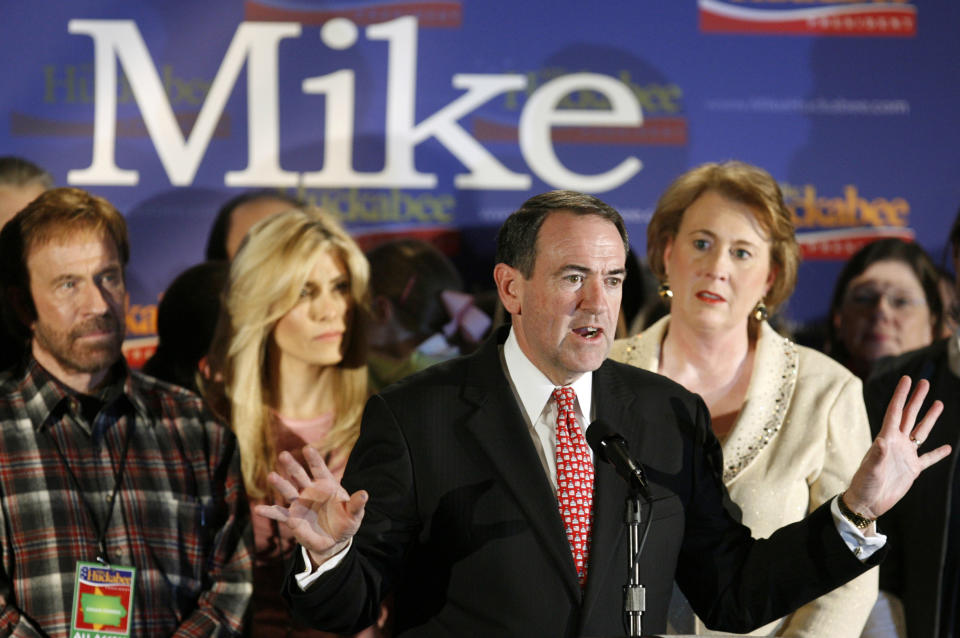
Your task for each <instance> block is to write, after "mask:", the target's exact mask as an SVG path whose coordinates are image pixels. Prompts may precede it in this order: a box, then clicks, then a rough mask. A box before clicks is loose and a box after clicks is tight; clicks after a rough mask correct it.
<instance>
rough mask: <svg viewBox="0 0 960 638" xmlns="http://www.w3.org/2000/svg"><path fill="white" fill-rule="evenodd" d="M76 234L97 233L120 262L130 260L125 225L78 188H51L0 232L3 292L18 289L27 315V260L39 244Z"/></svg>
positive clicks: (115, 213)
mask: <svg viewBox="0 0 960 638" xmlns="http://www.w3.org/2000/svg"><path fill="white" fill-rule="evenodd" d="M78 232H93V233H99V234H100V235H101V236H103V237H105V238H110V239H111V240H113V243H114V245H115V246H116V248H117V254H118V255H119V257H120V263H121V265H123V266H126V265H127V262H128V261H129V259H130V242H129V240H128V239H127V223H126V221H124V219H123V215H121V214H120V213H119V212H118V211H117V209H116V208H114V207H113V205H112V204H111V203H110V202H108V201H107V200H105V199H104V198H102V197H97V196H96V195H91V194H90V193H88V192H86V191H84V190H81V189H79V188H54V189H52V190H48V191H46V192H44V193H43V194H41V195H40V196H39V197H37V198H36V199H35V200H33V201H32V202H30V203H29V204H27V206H26V207H25V208H24V209H23V210H21V211H20V212H19V213H17V214H16V215H15V216H14V217H13V219H11V220H10V221H9V222H7V224H6V225H5V226H4V227H3V230H2V231H0V260H2V262H0V265H2V273H0V281H2V282H3V287H4V289H7V288H18V289H20V290H22V291H23V293H24V294H23V300H24V301H25V302H27V303H28V308H27V309H28V310H29V312H30V315H31V316H32V317H34V318H35V314H36V310H35V309H34V307H33V300H32V299H31V297H30V294H29V291H30V273H29V271H28V270H27V258H28V257H29V255H30V250H31V249H32V248H33V247H35V246H37V245H40V244H45V243H48V242H50V241H55V240H60V239H63V238H66V237H69V236H71V235H75V234H76V233H78Z"/></svg>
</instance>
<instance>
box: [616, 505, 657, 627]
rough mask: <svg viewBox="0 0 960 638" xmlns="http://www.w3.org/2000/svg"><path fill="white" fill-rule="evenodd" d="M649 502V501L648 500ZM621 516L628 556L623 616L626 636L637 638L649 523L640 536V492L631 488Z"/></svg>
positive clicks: (643, 603) (644, 606) (644, 601)
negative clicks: (642, 560) (642, 556)
mask: <svg viewBox="0 0 960 638" xmlns="http://www.w3.org/2000/svg"><path fill="white" fill-rule="evenodd" d="M648 502H649V500H648ZM625 505H626V506H625V508H624V514H623V522H624V523H625V524H626V526H627V533H628V539H629V542H628V554H627V584H626V585H624V587H623V615H624V619H625V620H626V624H627V635H628V636H631V637H639V636H641V635H642V634H643V630H642V624H643V612H645V611H646V610H647V593H646V589H645V588H644V586H643V585H641V584H640V550H641V549H642V548H643V543H644V541H646V538H647V531H649V529H650V522H649V521H647V525H646V528H645V529H644V531H643V535H642V536H641V534H640V524H641V523H642V522H643V509H642V504H641V502H640V491H639V490H637V489H633V486H631V489H630V494H629V495H628V496H627V499H626V503H625Z"/></svg>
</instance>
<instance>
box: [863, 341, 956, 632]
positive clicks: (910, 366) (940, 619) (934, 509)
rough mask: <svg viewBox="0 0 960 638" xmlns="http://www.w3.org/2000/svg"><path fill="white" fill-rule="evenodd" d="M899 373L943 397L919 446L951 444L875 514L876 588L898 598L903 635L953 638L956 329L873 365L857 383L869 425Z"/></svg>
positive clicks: (876, 421)
mask: <svg viewBox="0 0 960 638" xmlns="http://www.w3.org/2000/svg"><path fill="white" fill-rule="evenodd" d="M905 374H907V375H910V376H911V377H913V378H914V379H927V380H928V381H929V382H930V396H931V397H940V398H942V399H943V403H944V409H943V418H941V419H940V425H939V426H937V428H936V429H935V430H934V431H933V432H932V433H931V436H930V437H929V438H928V439H927V440H926V442H925V443H924V445H923V447H922V448H921V449H923V450H927V449H932V448H935V447H937V446H939V445H943V444H947V443H949V444H950V445H951V446H953V450H954V451H953V454H951V455H950V459H949V460H948V461H947V462H946V463H940V464H938V465H937V466H936V467H934V468H931V469H930V471H929V472H924V473H923V474H922V475H921V476H920V477H919V478H918V479H917V482H916V484H915V485H914V486H913V488H912V489H911V490H910V492H909V494H907V495H906V496H905V497H904V498H903V500H901V501H900V502H899V503H897V504H896V506H895V507H894V508H893V509H891V510H890V511H889V512H887V513H886V514H885V515H884V516H883V518H882V519H880V526H881V528H882V529H883V530H884V532H885V533H886V534H888V536H889V538H890V542H891V550H890V553H889V557H888V558H887V560H885V561H884V563H883V567H882V568H881V570H880V589H881V590H883V592H888V593H890V594H893V595H895V596H897V597H898V598H899V599H900V600H901V601H902V602H903V610H904V615H905V620H906V629H907V635H908V636H929V637H930V638H955V637H957V636H960V471H958V469H957V463H958V459H960V456H958V453H960V337H958V336H957V335H952V336H950V337H948V338H946V339H942V340H940V341H936V342H934V343H933V344H932V345H930V346H928V347H926V348H921V349H920V350H914V351H913V352H908V353H906V354H903V355H901V356H899V357H896V358H894V359H888V360H886V361H884V362H882V363H880V364H879V365H878V366H877V368H876V370H875V371H874V374H873V375H872V376H871V378H870V381H869V382H868V383H867V384H866V385H865V386H864V388H863V395H864V399H865V400H866V403H867V414H869V415H870V426H871V429H873V430H874V432H876V431H878V430H879V429H880V427H881V424H882V422H883V402H884V398H883V397H884V396H885V395H886V396H889V393H890V389H891V388H892V387H893V386H894V385H895V384H896V383H897V380H898V379H899V378H900V377H901V376H902V375H905ZM883 592H881V594H882V593H883Z"/></svg>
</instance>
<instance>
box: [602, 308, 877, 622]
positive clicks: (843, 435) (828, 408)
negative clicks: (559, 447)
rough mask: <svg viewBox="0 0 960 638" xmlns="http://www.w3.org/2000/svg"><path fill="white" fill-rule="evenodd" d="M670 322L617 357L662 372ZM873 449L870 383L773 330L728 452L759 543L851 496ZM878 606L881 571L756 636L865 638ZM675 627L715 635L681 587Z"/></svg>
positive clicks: (620, 348)
mask: <svg viewBox="0 0 960 638" xmlns="http://www.w3.org/2000/svg"><path fill="white" fill-rule="evenodd" d="M669 320H670V317H669V316H667V317H664V318H663V319H661V320H660V321H658V322H657V323H655V324H654V325H652V326H650V327H649V328H648V329H647V330H645V331H644V332H643V333H641V334H639V335H637V336H635V337H630V338H628V339H620V340H618V341H616V342H615V343H614V344H613V349H612V350H611V352H610V357H611V358H612V359H614V360H616V361H621V362H623V363H629V364H632V365H635V366H637V367H640V368H643V369H645V370H651V371H653V372H657V371H658V369H659V367H660V346H661V344H662V343H663V338H664V336H665V335H666V332H667V327H668V325H669ZM869 446H870V426H869V423H868V421H867V412H866V408H865V407H864V403H863V394H862V390H861V383H860V379H858V378H857V377H856V376H854V375H853V373H851V372H850V371H849V370H847V369H846V368H844V367H843V366H841V365H840V364H838V363H837V362H835V361H834V360H833V359H830V358H829V357H827V356H825V355H823V354H821V353H819V352H817V351H815V350H811V349H810V348H805V347H803V346H798V345H797V344H795V343H793V342H792V341H790V340H789V339H785V338H783V337H781V336H780V335H778V334H777V333H776V331H774V330H773V328H771V327H770V326H769V325H768V324H767V323H763V324H762V326H761V329H760V333H759V336H758V338H757V347H756V354H755V359H754V365H753V375H752V376H751V378H750V383H749V387H748V388H747V396H746V398H745V400H744V403H743V407H742V409H741V410H740V414H739V416H738V417H737V420H736V423H735V424H734V426H733V428H732V429H731V430H730V432H729V434H728V436H727V438H726V440H725V441H723V444H722V447H723V459H724V467H723V481H724V483H725V484H726V486H727V489H728V490H729V491H730V496H731V498H732V499H733V500H734V502H736V503H737V504H738V505H739V506H740V508H741V509H742V510H743V523H744V524H745V525H747V526H748V527H749V528H750V530H751V531H752V532H753V535H754V536H756V537H765V536H769V535H770V534H771V533H772V532H773V531H774V530H776V529H778V528H779V527H781V526H782V525H784V524H787V523H792V522H794V521H797V520H800V519H801V518H803V517H804V516H806V515H807V513H808V512H810V511H812V510H814V509H816V508H817V507H818V506H820V505H821V504H822V503H824V502H825V501H828V500H829V499H831V498H832V497H834V496H836V495H837V494H838V493H839V492H841V491H843V489H844V488H846V486H847V484H848V483H849V481H850V478H851V477H852V476H853V474H854V472H855V471H856V469H857V467H858V466H859V464H860V460H861V459H862V458H863V455H864V454H865V453H866V451H867V448H868V447H869ZM876 598H877V570H876V569H872V570H870V571H869V572H867V573H865V574H863V575H862V576H861V577H859V578H857V579H856V580H853V581H851V582H849V583H847V584H846V585H844V586H843V587H840V588H838V589H836V590H834V591H832V592H831V593H829V594H827V595H826V596H823V597H821V598H818V599H817V600H814V601H813V602H811V603H809V604H807V605H806V606H804V607H801V608H800V609H799V610H797V611H796V612H794V613H793V614H792V615H790V616H788V617H786V618H782V619H780V620H779V621H777V622H774V623H771V624H769V625H766V626H765V627H762V628H760V629H758V630H756V631H755V632H753V633H752V634H751V635H754V636H803V637H810V638H822V637H824V636H830V638H844V637H848V638H856V637H857V636H859V635H860V631H861V629H862V628H863V624H864V622H865V621H866V619H867V616H868V614H869V613H870V609H871V608H872V607H873V603H874V601H875V600H876ZM670 625H671V627H670V628H671V629H672V630H673V631H675V632H678V633H696V634H700V635H709V634H710V633H711V632H710V630H708V629H707V628H706V627H704V625H703V623H702V622H700V619H699V618H697V617H696V616H695V615H694V614H693V611H692V610H691V609H690V607H689V605H688V604H687V601H686V600H685V599H684V598H683V595H682V594H681V593H680V592H679V590H677V589H676V588H675V589H674V597H673V601H672V603H671V608H670Z"/></svg>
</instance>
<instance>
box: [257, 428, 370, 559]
mask: <svg viewBox="0 0 960 638" xmlns="http://www.w3.org/2000/svg"><path fill="white" fill-rule="evenodd" d="M303 457H304V459H305V460H306V462H307V464H308V465H309V466H310V473H307V471H306V470H305V469H304V467H303V466H302V465H300V463H298V462H297V461H296V459H294V458H293V455H292V454H290V453H289V452H281V453H280V461H279V464H280V467H281V468H282V469H283V470H284V471H285V472H286V474H287V476H289V477H290V478H289V479H287V478H284V477H283V476H281V475H280V474H278V473H276V472H270V474H269V475H268V476H267V480H268V481H269V482H270V484H271V485H272V486H273V487H275V488H276V489H277V491H278V492H279V493H280V495H281V496H282V497H283V499H284V500H285V501H286V502H287V503H288V505H287V506H286V507H284V506H283V505H257V506H256V507H255V508H254V511H255V512H256V513H257V514H259V515H261V516H265V517H267V518H272V519H273V520H275V521H279V522H280V523H282V524H284V525H286V526H287V528H288V529H289V530H290V532H291V533H292V534H293V536H294V538H296V539H297V542H299V543H300V544H301V545H303V547H304V548H306V550H307V552H309V554H310V558H311V560H313V562H314V567H317V566H319V565H321V564H323V563H324V562H326V561H327V560H328V559H329V558H330V557H332V556H334V555H335V554H337V553H338V552H339V551H341V550H342V549H343V548H344V547H346V546H347V543H349V542H350V539H351V538H353V535H354V534H356V533H357V530H358V529H359V528H360V521H362V520H363V511H364V509H363V508H364V505H365V504H366V502H367V498H369V496H368V494H367V492H366V491H364V490H359V491H357V492H354V493H353V495H350V494H347V491H346V490H345V489H343V487H341V486H340V482H339V481H337V479H336V478H335V477H334V476H333V474H331V473H330V470H329V469H328V468H327V464H326V463H324V462H323V457H322V456H320V453H319V452H318V451H317V450H316V449H314V448H313V447H312V446H309V445H308V446H305V447H304V448H303Z"/></svg>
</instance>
